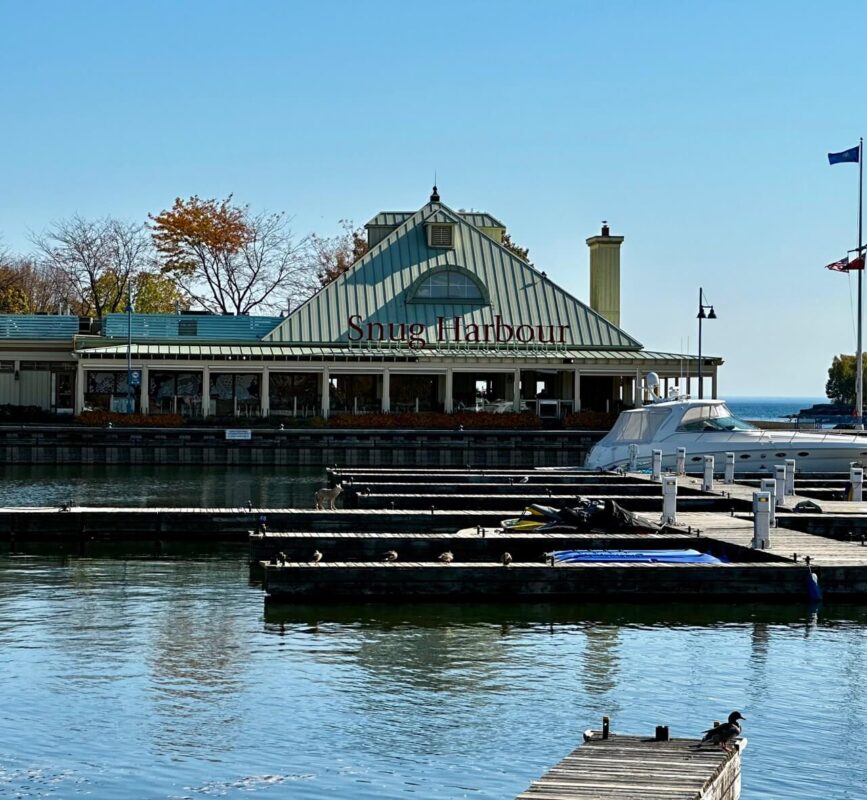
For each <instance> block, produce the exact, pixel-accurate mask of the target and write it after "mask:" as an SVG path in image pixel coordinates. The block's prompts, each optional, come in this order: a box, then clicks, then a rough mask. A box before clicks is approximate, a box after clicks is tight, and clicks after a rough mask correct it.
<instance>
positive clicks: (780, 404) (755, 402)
mask: <svg viewBox="0 0 867 800" xmlns="http://www.w3.org/2000/svg"><path fill="white" fill-rule="evenodd" d="M725 400H726V403H727V404H728V407H729V408H730V409H731V410H732V412H733V413H734V415H735V416H736V417H740V418H741V419H747V420H786V416H787V415H788V414H797V413H798V412H799V411H800V410H801V409H802V408H809V407H810V406H812V405H814V404H816V403H827V402H829V401H828V398H827V397H727V398H725Z"/></svg>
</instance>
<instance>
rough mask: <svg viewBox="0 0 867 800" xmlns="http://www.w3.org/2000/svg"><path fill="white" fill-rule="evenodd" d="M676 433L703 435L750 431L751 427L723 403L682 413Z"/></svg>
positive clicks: (697, 407) (698, 407)
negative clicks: (733, 414) (705, 433)
mask: <svg viewBox="0 0 867 800" xmlns="http://www.w3.org/2000/svg"><path fill="white" fill-rule="evenodd" d="M677 430H678V431H682V432H683V433H704V432H706V431H750V430H754V428H753V426H752V425H750V424H749V423H747V422H744V421H743V420H740V419H738V418H737V417H734V416H732V412H731V411H729V409H728V407H727V406H726V405H725V404H724V403H717V404H715V405H707V406H696V407H695V408H690V409H688V410H687V411H685V412H684V414H683V417H681V420H680V425H679V426H678V428H677Z"/></svg>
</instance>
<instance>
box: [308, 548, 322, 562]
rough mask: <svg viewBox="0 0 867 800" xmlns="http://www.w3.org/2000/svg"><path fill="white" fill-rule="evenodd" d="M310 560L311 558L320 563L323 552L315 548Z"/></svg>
mask: <svg viewBox="0 0 867 800" xmlns="http://www.w3.org/2000/svg"><path fill="white" fill-rule="evenodd" d="M310 560H311V561H312V562H313V563H314V564H318V563H319V562H320V561H322V553H320V552H319V551H318V550H314V551H313V556H312V557H311V559H310Z"/></svg>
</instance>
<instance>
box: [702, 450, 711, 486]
mask: <svg viewBox="0 0 867 800" xmlns="http://www.w3.org/2000/svg"><path fill="white" fill-rule="evenodd" d="M701 490H702V491H703V492H712V491H713V456H705V457H704V475H703V476H702V481H701Z"/></svg>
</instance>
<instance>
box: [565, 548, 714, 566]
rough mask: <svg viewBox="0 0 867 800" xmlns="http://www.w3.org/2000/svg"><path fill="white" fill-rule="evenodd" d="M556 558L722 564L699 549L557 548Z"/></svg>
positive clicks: (607, 561) (577, 560)
mask: <svg viewBox="0 0 867 800" xmlns="http://www.w3.org/2000/svg"><path fill="white" fill-rule="evenodd" d="M553 555H554V560H555V561H558V562H564V563H569V564H573V563H588V564H592V563H597V564H598V563H618V564H620V563H630V564H722V563H723V562H722V561H721V560H720V559H718V558H716V557H715V556H711V555H708V554H707V553H700V552H699V551H698V550H555V551H554V553H553Z"/></svg>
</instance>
